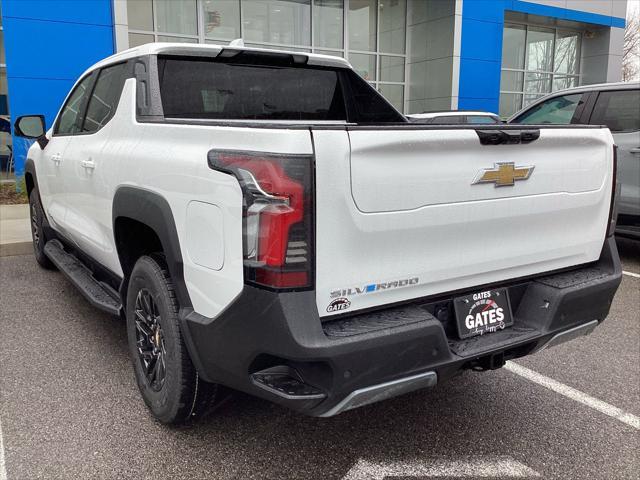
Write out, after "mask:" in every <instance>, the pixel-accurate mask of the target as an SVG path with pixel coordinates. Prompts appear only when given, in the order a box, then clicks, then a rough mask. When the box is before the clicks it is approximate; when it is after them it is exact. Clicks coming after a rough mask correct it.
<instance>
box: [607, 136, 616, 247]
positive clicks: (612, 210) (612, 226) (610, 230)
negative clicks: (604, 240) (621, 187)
mask: <svg viewBox="0 0 640 480" xmlns="http://www.w3.org/2000/svg"><path fill="white" fill-rule="evenodd" d="M617 175H618V146H617V145H614V146H613V173H612V175H611V177H612V178H611V204H610V205H609V222H608V223H607V237H610V236H612V235H613V234H614V233H615V231H616V220H617V217H618V211H617V208H616V207H617V203H618V202H617V192H618V184H617V182H618V180H617Z"/></svg>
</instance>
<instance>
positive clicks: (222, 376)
mask: <svg viewBox="0 0 640 480" xmlns="http://www.w3.org/2000/svg"><path fill="white" fill-rule="evenodd" d="M621 278H622V271H621V267H620V260H619V258H618V253H617V250H616V245H615V242H614V240H613V239H612V238H610V239H607V241H606V242H605V245H604V248H603V250H602V255H601V257H600V259H599V261H598V262H596V263H595V264H591V265H589V266H585V267H581V268H577V269H575V270H572V271H569V272H564V273H559V274H554V275H550V276H546V277H541V278H536V279H533V280H526V281H520V282H515V283H511V284H505V285H495V286H496V287H497V286H501V287H506V288H508V290H509V295H510V298H511V304H512V309H513V314H514V322H515V323H514V325H513V327H511V328H508V329H505V330H502V331H499V332H496V333H493V334H490V335H484V336H480V337H474V338H471V339H467V340H459V339H457V338H456V337H455V334H454V333H453V332H452V322H453V321H454V320H453V318H452V314H451V311H452V309H451V305H450V304H451V300H452V299H453V295H452V296H450V297H447V296H442V297H439V298H438V299H435V300H434V299H419V300H416V301H414V302H412V303H411V304H407V305H402V306H394V307H392V308H388V309H386V310H382V311H378V312H369V313H364V314H360V315H355V316H351V317H347V318H344V317H343V318H339V319H337V320H336V319H335V318H334V317H332V319H331V321H330V322H327V323H324V324H323V323H322V322H321V320H320V318H319V316H318V313H317V308H316V304H315V293H314V292H312V291H307V292H291V293H279V294H278V293H274V292H268V291H265V290H260V289H256V288H253V287H249V286H245V288H244V290H243V292H242V294H241V295H240V296H239V297H238V298H237V299H236V301H234V303H233V304H231V305H230V306H229V307H228V308H227V309H226V310H225V311H224V312H223V313H222V314H221V315H219V316H218V317H216V318H214V319H210V318H206V317H203V316H201V315H198V314H197V313H195V312H192V311H188V310H183V311H182V312H181V321H182V328H183V332H184V335H185V339H186V342H187V346H188V348H189V351H190V354H191V356H192V359H193V361H194V363H195V365H196V367H197V368H198V370H199V373H200V375H201V376H202V377H203V378H204V379H205V380H208V381H211V382H217V383H221V384H224V385H227V386H229V387H231V388H235V389H238V390H242V391H245V392H247V393H250V394H253V395H256V396H259V397H262V398H265V399H267V400H271V401H273V402H275V403H278V404H281V405H285V406H287V407H290V408H292V409H295V410H298V411H300V412H304V413H306V414H309V415H315V416H331V415H335V414H337V413H340V412H342V411H344V410H348V409H350V408H354V407H357V406H360V405H365V404H368V403H373V402H375V401H378V400H382V399H385V398H389V397H392V396H395V395H399V394H402V393H405V392H408V391H411V390H416V389H418V388H424V387H428V386H433V385H435V384H436V383H437V382H441V381H443V380H446V379H447V378H450V377H452V376H454V375H456V374H457V373H458V372H459V371H461V370H463V369H466V368H476V369H488V368H498V367H500V366H502V364H503V363H504V361H505V360H509V359H512V358H517V357H521V356H524V355H527V354H530V353H533V352H535V351H538V350H540V349H542V348H545V347H548V346H552V345H556V344H558V343H561V342H562V341H566V340H569V339H572V338H575V337H576V336H579V335H584V334H587V333H590V332H591V331H592V330H593V329H594V328H595V326H596V325H598V324H599V323H600V322H602V321H603V320H604V319H605V317H606V316H607V314H608V313H609V308H610V306H611V302H612V300H613V297H614V295H615V292H616V290H617V288H618V285H619V284H620V281H621ZM484 287H485V286H479V288H484ZM479 288H475V289H471V291H477V290H478V289H479ZM461 293H464V292H456V294H455V296H458V295H459V294H461ZM274 367H275V368H274ZM283 368H284V369H285V370H287V371H288V372H293V373H291V375H289V377H291V376H293V377H295V380H294V383H295V382H296V381H297V382H299V383H303V384H305V385H307V386H310V387H309V388H308V389H306V388H302V389H300V388H298V389H295V388H294V389H293V390H295V391H289V392H287V391H286V390H287V389H286V388H271V386H265V383H264V382H263V381H262V380H261V381H256V380H257V379H258V377H257V376H260V375H262V372H265V371H267V372H272V371H278V372H282V371H283ZM256 375H257V376H256ZM270 375H271V374H270ZM260 378H264V377H260ZM269 379H270V380H269V381H271V380H272V379H273V375H271V376H270V377H269ZM267 383H268V382H267ZM289 384H290V382H289ZM270 385H271V384H270Z"/></svg>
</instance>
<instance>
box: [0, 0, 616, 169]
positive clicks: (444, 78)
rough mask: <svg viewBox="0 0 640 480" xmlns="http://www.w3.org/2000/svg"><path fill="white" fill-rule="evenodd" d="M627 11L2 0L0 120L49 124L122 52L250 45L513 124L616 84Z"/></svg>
mask: <svg viewBox="0 0 640 480" xmlns="http://www.w3.org/2000/svg"><path fill="white" fill-rule="evenodd" d="M626 3H627V2H626V0H529V1H521V0H56V1H53V0H2V24H1V27H2V29H1V30H0V35H2V36H0V39H2V40H1V41H2V42H3V44H4V50H6V55H5V54H2V56H1V57H0V62H2V63H0V109H2V107H3V106H4V110H5V111H0V115H7V114H10V115H11V116H12V117H14V118H15V117H16V116H18V115H22V114H26V113H44V114H45V115H46V117H47V121H48V125H50V123H51V121H52V120H53V118H54V116H55V114H56V113H57V110H58V108H59V107H60V104H61V103H62V101H63V99H64V96H65V95H66V93H67V92H68V91H69V89H70V88H71V86H72V85H73V83H74V82H75V80H76V79H77V78H78V76H79V75H80V74H81V73H82V71H83V70H85V69H86V68H87V67H88V66H90V65H91V64H92V63H94V62H96V61H97V60H99V59H101V58H104V57H106V56H108V55H110V54H112V53H114V52H117V51H122V50H126V49H127V48H131V47H135V46H138V45H142V44H144V43H147V42H154V41H160V42H186V43H218V44H226V43H228V42H229V41H231V40H233V39H237V38H242V39H243V40H244V43H245V45H246V46H256V47H268V48H276V49H278V48H282V49H287V50H296V51H301V52H315V53H322V54H329V55H337V56H341V57H344V58H346V59H347V60H348V61H349V62H350V63H351V64H352V65H353V67H354V68H355V70H356V71H357V72H358V73H359V74H360V75H362V76H363V77H364V78H365V79H366V80H367V81H369V82H370V83H371V84H372V85H373V86H375V88H377V89H378V90H379V91H380V92H381V93H382V94H383V95H384V96H385V97H386V98H387V99H388V100H389V101H390V102H392V103H393V104H394V105H395V106H396V107H397V108H398V109H400V110H401V111H403V112H404V113H416V112H424V111H433V110H450V109H465V110H469V109H473V110H487V111H492V112H496V113H499V114H500V115H502V116H505V117H506V116H508V115H510V114H511V113H513V112H515V111H517V110H519V109H520V108H522V107H523V106H525V105H527V104H528V103H530V102H531V101H533V100H534V99H536V98H538V97H540V96H541V95H544V94H546V93H549V92H551V91H554V90H558V89H562V88H567V87H571V86H577V85H584V84H591V83H600V82H612V81H619V80H620V75H621V63H622V44H623V37H624V26H625V13H626V8H627V5H626ZM1 47H2V45H0V50H2V48H1ZM7 96H8V97H7ZM7 98H8V101H7ZM19 142H20V139H15V138H14V148H15V161H16V173H17V174H18V175H19V174H20V171H21V165H22V162H23V161H24V145H20V144H19Z"/></svg>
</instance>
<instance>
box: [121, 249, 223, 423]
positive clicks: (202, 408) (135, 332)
mask: <svg viewBox="0 0 640 480" xmlns="http://www.w3.org/2000/svg"><path fill="white" fill-rule="evenodd" d="M178 309H179V307H178V301H177V299H176V295H175V289H174V286H173V282H172V281H171V277H170V276H169V272H168V269H167V267H166V264H165V262H164V258H163V257H162V256H161V255H153V256H143V257H141V258H140V259H139V260H138V261H137V262H136V264H135V266H134V268H133V272H132V273H131V278H130V280H129V288H128V291H127V336H128V341H129V352H130V355H131V358H132V360H133V370H134V373H135V376H136V381H137V383H138V387H139V388H140V393H141V394H142V398H143V399H144V401H145V403H146V404H147V407H149V409H150V410H151V412H152V413H153V416H154V417H156V418H157V419H158V420H160V421H161V422H163V423H170V424H179V423H184V422H186V421H187V420H190V419H194V418H195V417H198V416H201V415H203V414H204V413H206V411H208V410H209V408H210V406H211V405H212V403H213V399H214V397H215V393H216V386H215V385H213V384H210V383H206V382H204V381H203V380H202V379H200V378H199V377H198V372H197V371H196V369H195V367H194V366H193V363H192V362H191V358H190V357H189V354H188V352H187V349H186V347H185V344H184V340H183V338H182V334H181V332H180V325H179V322H178Z"/></svg>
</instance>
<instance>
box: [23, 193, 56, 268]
mask: <svg viewBox="0 0 640 480" xmlns="http://www.w3.org/2000/svg"><path fill="white" fill-rule="evenodd" d="M29 217H30V221H31V240H32V242H33V254H34V256H35V257H36V261H37V262H38V264H39V265H40V266H41V267H42V268H46V269H47V270H53V269H55V266H54V265H53V263H51V260H49V258H48V257H47V256H46V255H45V253H44V246H45V244H46V243H47V239H46V237H45V232H44V226H45V225H46V222H47V219H46V218H45V216H44V210H42V204H41V203H40V194H39V193H38V189H37V188H35V187H34V188H33V189H31V193H30V194H29Z"/></svg>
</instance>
